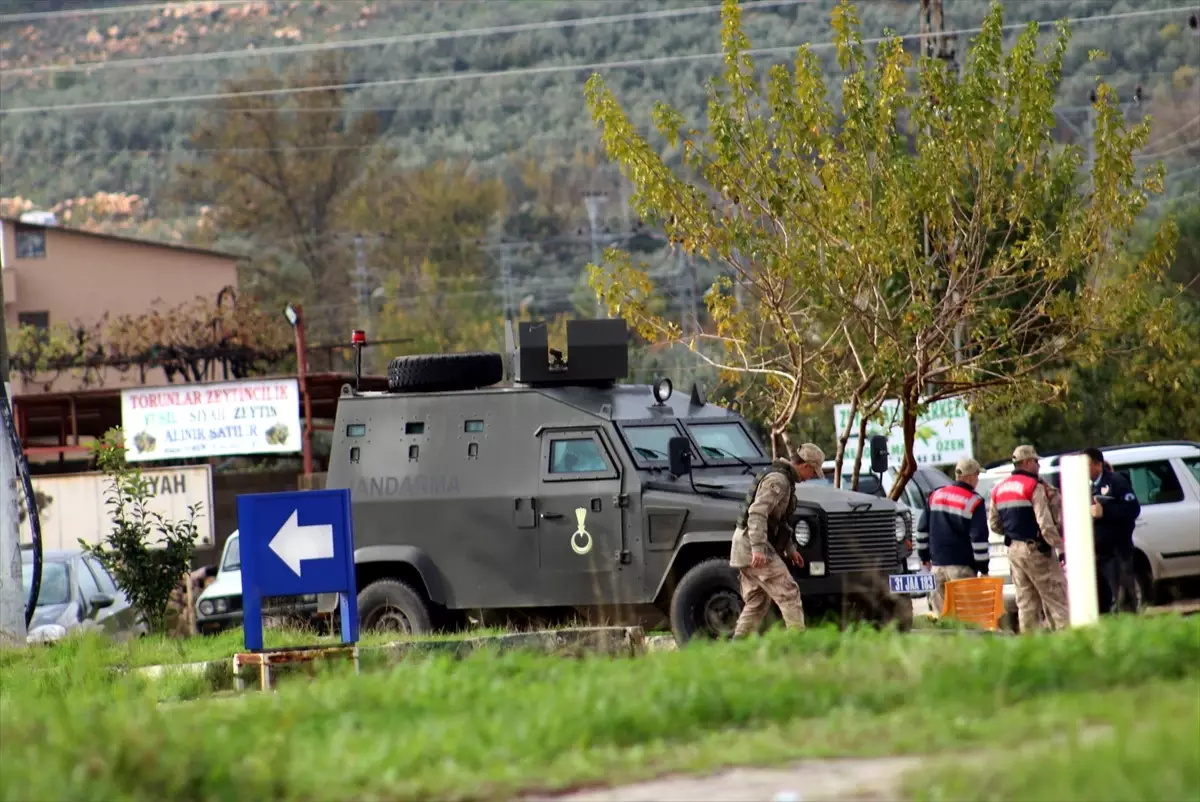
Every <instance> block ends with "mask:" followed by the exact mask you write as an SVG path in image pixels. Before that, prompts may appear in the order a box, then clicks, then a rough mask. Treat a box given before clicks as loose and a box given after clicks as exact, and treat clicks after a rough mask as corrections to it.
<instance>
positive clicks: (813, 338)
mask: <svg viewBox="0 0 1200 802" xmlns="http://www.w3.org/2000/svg"><path fill="white" fill-rule="evenodd" d="M722 13H723V20H724V25H723V28H722V44H723V48H724V53H725V64H726V67H725V70H724V72H723V74H722V76H721V77H720V78H719V79H717V80H715V81H714V82H713V87H712V90H711V93H710V102H709V108H708V132H707V136H704V137H702V135H701V134H700V132H698V131H696V130H694V129H688V130H686V131H685V123H684V121H683V119H682V118H681V117H680V115H679V114H678V113H677V112H675V111H674V110H672V109H671V108H669V107H667V106H666V105H663V104H660V105H659V106H657V107H656V109H655V122H656V124H657V127H658V130H659V131H660V132H661V133H662V134H663V136H664V137H665V138H666V139H667V140H668V141H669V142H670V143H672V145H676V144H678V146H679V147H680V148H681V150H682V153H683V161H684V169H686V170H688V171H690V172H692V173H694V174H695V175H696V176H697V178H696V179H694V180H693V179H688V178H685V177H684V175H683V170H672V169H670V168H669V167H668V166H667V165H666V163H665V162H664V160H663V158H662V157H660V156H659V155H658V154H656V153H655V152H654V151H653V149H652V148H651V147H650V145H649V144H648V143H647V141H646V139H645V138H644V137H642V136H641V135H640V134H639V133H638V131H637V129H636V128H635V126H634V124H633V123H632V122H631V121H630V120H629V118H628V117H627V115H626V114H625V113H624V112H623V110H622V109H621V107H620V105H619V103H618V101H617V99H616V97H615V95H614V94H613V93H612V91H611V90H610V89H609V88H608V87H607V86H606V85H605V83H604V81H603V80H602V79H601V78H600V77H599V76H593V77H592V78H591V80H590V82H589V84H588V101H589V105H590V107H591V111H592V115H593V117H594V118H595V120H596V122H597V123H598V124H599V125H600V126H601V128H602V132H603V139H604V142H605V145H606V146H607V148H608V152H609V155H610V157H611V158H613V159H614V160H615V161H617V162H618V163H619V164H620V165H621V166H622V168H623V169H624V170H625V171H626V173H627V175H628V176H629V177H630V179H631V180H632V182H633V184H634V185H635V187H636V194H635V196H634V199H633V202H634V204H635V206H636V207H637V208H638V211H639V212H640V213H642V214H643V215H644V216H647V217H655V216H656V217H657V219H660V220H663V221H664V225H665V228H666V230H667V233H668V234H669V235H670V236H671V237H672V239H673V240H674V241H677V242H679V243H680V245H681V246H682V247H685V248H688V249H694V250H701V251H705V252H715V253H716V254H717V256H718V257H719V258H721V259H723V260H725V261H726V262H728V263H729V264H730V265H731V266H732V267H733V268H734V269H735V272H736V274H737V275H738V276H739V277H740V278H741V279H742V280H743V282H744V285H745V287H746V288H747V289H748V290H749V293H748V294H749V295H750V296H751V299H752V300H751V301H750V302H748V303H746V304H744V305H742V306H738V305H736V304H734V303H733V301H732V300H731V299H730V297H729V295H728V293H726V292H723V291H722V287H721V286H720V285H719V284H718V285H717V286H714V288H713V289H712V290H710V291H709V293H708V294H707V296H706V298H707V300H708V303H709V308H710V311H711V313H712V316H713V318H714V321H715V322H716V327H717V330H716V332H715V333H714V334H713V335H712V336H713V337H715V338H717V339H719V340H721V341H722V342H723V343H724V344H725V345H726V347H727V350H728V351H729V352H730V354H732V355H735V356H736V360H733V359H731V360H729V361H730V362H731V363H735V364H730V365H729V366H728V367H729V369H731V370H744V371H750V372H755V371H757V372H760V373H765V374H767V375H769V376H770V377H771V378H772V379H774V385H775V386H774V387H772V388H771V389H772V390H775V391H777V392H778V391H782V392H778V397H777V399H776V401H775V411H776V417H775V418H773V419H772V431H773V432H774V431H777V430H780V429H783V428H784V427H786V425H787V420H786V417H787V416H788V415H790V414H791V413H792V412H793V411H794V409H795V407H794V406H792V404H791V402H792V401H793V399H794V398H798V397H801V396H803V395H805V394H814V395H820V394H825V395H826V396H827V397H828V396H832V395H833V394H834V393H844V394H845V396H848V397H850V398H851V399H852V400H853V402H854V403H855V405H856V406H857V407H859V408H860V409H862V411H864V412H866V413H867V414H866V415H864V420H865V419H866V418H867V417H869V416H870V414H871V413H872V412H874V411H877V406H876V405H877V404H878V403H880V402H881V401H882V399H883V398H885V397H891V398H896V399H898V400H899V402H900V424H901V426H902V429H903V432H904V437H905V454H904V460H903V463H902V465H901V469H900V477H899V481H897V482H896V483H895V484H894V485H893V488H892V491H891V492H892V496H893V498H895V497H898V495H899V494H900V493H901V492H902V491H903V488H904V485H905V483H906V482H907V479H908V478H909V477H910V476H911V475H912V474H913V473H914V472H915V470H916V467H917V465H916V461H915V458H914V455H913V443H914V440H915V438H916V434H917V426H916V423H917V419H918V416H919V415H920V414H921V412H922V410H923V409H924V408H925V407H926V406H927V405H929V404H931V403H934V402H936V401H938V400H944V399H947V398H952V397H958V398H965V399H967V400H968V401H969V402H970V404H971V405H972V407H973V408H974V409H976V410H980V409H986V408H989V407H999V406H1003V405H1004V404H1008V403H1013V402H1014V400H1016V399H1022V400H1024V401H1025V402H1028V401H1030V400H1035V399H1037V398H1039V397H1043V396H1047V395H1051V394H1053V393H1054V392H1055V391H1056V390H1057V388H1056V386H1055V384H1054V382H1053V380H1052V376H1053V373H1052V372H1050V371H1049V368H1051V367H1052V366H1054V365H1056V364H1058V363H1060V362H1061V361H1062V360H1064V359H1074V358H1084V357H1086V356H1087V355H1089V354H1092V353H1095V351H1096V350H1097V349H1098V348H1100V347H1101V343H1102V342H1103V337H1102V335H1103V334H1104V333H1106V332H1110V331H1112V330H1114V329H1119V328H1122V327H1128V326H1131V325H1134V324H1136V323H1141V324H1145V323H1146V322H1147V321H1149V323H1150V325H1149V329H1150V330H1151V331H1152V332H1153V333H1154V334H1155V335H1156V336H1157V337H1160V338H1161V339H1163V340H1169V339H1170V338H1172V337H1177V336H1178V329H1177V327H1174V326H1173V324H1172V323H1171V321H1170V319H1169V315H1167V314H1166V312H1165V310H1166V309H1167V308H1168V306H1167V305H1165V304H1159V303H1156V302H1155V301H1152V300H1151V298H1152V297H1154V296H1153V295H1152V294H1151V293H1150V292H1149V290H1150V289H1151V288H1153V287H1154V285H1156V284H1159V283H1160V282H1161V280H1162V274H1163V270H1164V267H1165V265H1166V260H1167V256H1168V254H1169V251H1170V244H1171V237H1172V231H1171V229H1170V227H1164V228H1163V230H1161V231H1160V232H1158V234H1157V235H1156V237H1155V241H1154V245H1153V247H1151V248H1150V249H1149V250H1148V251H1146V252H1145V253H1144V254H1142V255H1141V256H1140V257H1139V258H1137V259H1134V258H1132V257H1130V256H1129V255H1128V251H1127V249H1126V241H1127V239H1128V238H1129V237H1130V235H1131V233H1132V229H1133V224H1134V222H1135V220H1136V219H1137V217H1138V215H1139V214H1140V213H1141V211H1142V210H1143V209H1144V208H1145V205H1146V202H1147V200H1148V196H1149V195H1150V194H1151V193H1155V192H1160V191H1161V189H1162V175H1161V168H1158V167H1156V168H1153V169H1151V170H1150V171H1148V173H1147V174H1145V175H1140V176H1139V175H1138V173H1137V169H1136V167H1135V163H1134V160H1133V154H1134V152H1135V151H1136V150H1137V149H1139V148H1140V147H1141V146H1142V145H1144V143H1145V142H1146V139H1147V137H1148V134H1149V121H1143V122H1140V123H1138V124H1135V125H1132V126H1127V125H1126V123H1125V121H1124V119H1123V118H1122V115H1121V112H1120V107H1119V105H1118V103H1117V100H1116V97H1115V95H1114V93H1113V91H1112V90H1111V89H1110V88H1109V87H1107V86H1105V85H1104V84H1103V83H1100V84H1099V85H1098V87H1097V92H1096V102H1095V110H1094V111H1095V115H1094V116H1095V121H1096V124H1095V133H1094V138H1095V141H1094V160H1093V163H1092V169H1091V175H1090V182H1089V183H1090V186H1087V187H1085V186H1082V185H1081V182H1080V180H1079V174H1080V168H1081V165H1082V156H1081V153H1080V151H1079V148H1077V147H1073V146H1071V147H1065V146H1062V145H1061V144H1059V143H1058V142H1056V141H1055V139H1054V125H1053V122H1054V121H1053V112H1052V108H1053V104H1054V101H1055V96H1056V91H1057V85H1058V80H1059V74H1060V70H1061V65H1062V58H1063V54H1064V52H1065V51H1066V48H1067V43H1068V41H1069V31H1068V29H1067V27H1066V25H1065V24H1063V25H1060V26H1058V29H1057V31H1056V33H1055V35H1054V36H1053V38H1052V40H1051V41H1050V43H1049V44H1048V45H1047V46H1046V47H1044V48H1039V41H1038V37H1039V32H1038V30H1037V27H1036V24H1033V25H1031V26H1029V27H1027V28H1026V29H1025V30H1024V31H1023V32H1022V33H1021V35H1020V36H1019V37H1018V39H1017V41H1016V42H1015V44H1014V45H1013V46H1012V47H1011V48H1009V49H1008V51H1007V52H1005V49H1004V40H1003V13H1002V10H1001V8H1000V6H999V5H993V7H992V8H991V10H990V12H989V13H988V16H987V18H986V20H985V21H984V24H983V27H982V31H981V32H980V33H979V34H978V36H976V37H975V38H974V40H973V41H972V43H971V47H970V49H969V52H968V53H967V55H966V60H965V63H964V69H963V71H962V74H961V76H960V75H959V74H957V73H956V72H954V71H951V70H950V69H948V68H947V66H946V65H945V64H944V63H941V62H933V61H931V60H927V59H923V60H922V61H921V62H920V63H919V64H918V65H917V67H918V69H917V70H916V71H915V74H916V78H915V80H914V78H913V73H914V71H913V69H912V67H913V64H912V60H911V58H910V56H909V54H908V53H907V52H906V51H905V49H904V47H903V43H902V41H901V40H900V39H899V38H896V37H892V38H887V39H885V40H884V41H882V42H881V43H880V44H879V46H878V48H877V50H876V52H875V54H874V57H873V58H872V57H870V56H869V55H868V53H867V51H866V49H865V48H864V46H863V43H862V39H861V37H860V36H859V32H858V29H859V26H860V22H859V20H858V17H857V15H856V13H855V10H854V7H853V6H852V5H851V4H849V3H848V2H845V0H843V2H841V3H840V4H839V5H838V6H837V8H836V9H835V10H834V13H833V27H834V30H835V48H836V57H837V62H838V66H839V67H840V69H841V71H842V72H843V73H844V74H843V76H842V78H841V87H840V88H841V92H840V95H841V100H840V107H839V108H836V109H835V106H834V103H833V102H832V101H831V100H830V99H829V97H828V95H827V87H826V81H825V76H824V74H823V70H822V67H821V65H820V62H819V61H818V59H817V58H816V56H815V54H814V53H813V51H812V49H811V48H809V47H801V48H799V52H798V55H797V58H796V60H795V63H794V65H792V66H791V68H789V67H786V66H783V65H778V66H773V67H771V68H770V70H769V71H768V78H767V81H766V82H765V87H764V86H763V85H762V83H760V81H759V80H758V79H757V78H756V76H755V69H754V64H753V61H752V59H751V58H750V57H749V55H748V54H747V51H748V50H749V42H748V41H747V39H746V37H745V35H744V34H743V33H742V29H741V25H740V16H739V8H738V4H737V2H736V1H735V0H727V1H726V3H725V5H724V8H723V12H722ZM702 138H703V141H702V142H701V141H700V140H701V139H702ZM734 210H742V212H743V213H741V214H736V213H734ZM593 280H594V282H595V285H596V287H597V290H598V291H599V292H601V293H602V295H603V296H604V297H605V298H606V299H607V300H608V301H609V303H610V306H611V308H612V309H613V310H614V311H618V312H620V313H621V314H622V315H624V316H626V317H627V318H628V319H630V320H631V322H633V323H635V324H636V325H638V327H639V328H640V329H641V330H643V331H648V332H652V333H656V334H658V335H659V336H662V337H673V336H678V335H677V331H676V330H674V329H673V328H672V327H671V326H670V324H668V323H666V322H665V321H661V320H659V319H655V318H653V317H652V316H647V315H645V314H644V313H643V306H642V304H643V298H644V295H645V292H646V290H647V285H646V283H645V280H644V276H642V275H640V274H639V273H638V271H637V270H635V269H634V268H633V267H632V266H631V265H630V262H629V260H628V258H627V257H625V256H623V255H621V254H617V253H610V254H609V258H608V261H607V263H606V265H605V268H604V269H594V271H593ZM845 396H844V397H845ZM851 419H853V416H851ZM848 435H849V432H848V431H843V432H842V433H841V440H840V443H839V449H838V451H839V461H840V454H841V453H842V450H843V447H844V444H845V440H846V437H847V436H848ZM839 473H840V469H839Z"/></svg>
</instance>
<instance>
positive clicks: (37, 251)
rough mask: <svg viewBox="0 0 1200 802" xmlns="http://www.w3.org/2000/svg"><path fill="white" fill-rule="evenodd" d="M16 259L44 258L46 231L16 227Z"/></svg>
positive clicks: (29, 227)
mask: <svg viewBox="0 0 1200 802" xmlns="http://www.w3.org/2000/svg"><path fill="white" fill-rule="evenodd" d="M15 228H16V239H17V258H18V259H45V258H46V229H44V228H34V227H32V226H16V227H15Z"/></svg>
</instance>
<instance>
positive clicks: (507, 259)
mask: <svg viewBox="0 0 1200 802" xmlns="http://www.w3.org/2000/svg"><path fill="white" fill-rule="evenodd" d="M500 277H501V281H503V282H504V323H505V325H507V324H509V323H510V322H511V321H513V320H515V319H516V317H517V316H516V310H515V309H513V277H512V248H511V247H510V245H509V244H508V243H507V242H504V243H501V244H500Z"/></svg>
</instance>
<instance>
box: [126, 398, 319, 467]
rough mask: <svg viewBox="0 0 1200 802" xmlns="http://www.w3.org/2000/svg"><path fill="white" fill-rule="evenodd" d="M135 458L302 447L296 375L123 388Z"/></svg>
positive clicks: (131, 452)
mask: <svg viewBox="0 0 1200 802" xmlns="http://www.w3.org/2000/svg"><path fill="white" fill-rule="evenodd" d="M121 426H122V428H123V429H124V432H125V447H126V456H127V458H128V459H129V461H131V462H148V461H151V460H161V459H179V458H182V457H220V456H234V455H241V454H277V453H279V454H282V453H290V452H296V451H299V450H300V447H301V443H300V434H301V433H300V387H299V385H298V383H297V382H296V380H295V379H252V380H249V381H240V382H228V383H224V384H191V385H180V386H178V387H138V388H135V389H130V390H122V391H121Z"/></svg>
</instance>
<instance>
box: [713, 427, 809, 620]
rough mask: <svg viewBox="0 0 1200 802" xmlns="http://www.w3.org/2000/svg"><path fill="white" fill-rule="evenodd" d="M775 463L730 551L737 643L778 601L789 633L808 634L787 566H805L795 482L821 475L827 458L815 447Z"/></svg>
mask: <svg viewBox="0 0 1200 802" xmlns="http://www.w3.org/2000/svg"><path fill="white" fill-rule="evenodd" d="M788 456H789V458H788V459H787V460H776V461H775V462H772V463H771V466H770V467H769V468H767V469H766V470H765V471H763V472H762V473H761V474H759V475H758V477H757V478H755V480H754V484H753V485H752V486H751V487H750V491H749V492H748V493H747V494H746V502H745V505H744V506H743V507H742V514H741V516H740V517H739V519H738V524H737V529H735V530H734V533H733V544H732V546H731V547H730V551H729V564H730V565H731V566H733V567H734V568H736V569H738V581H739V583H740V585H741V592H742V601H743V602H745V605H744V606H743V607H742V613H741V615H740V616H738V620H737V626H736V627H735V628H734V631H733V637H734V638H744V637H746V636H747V635H749V634H750V633H751V632H754V631H756V630H757V629H758V627H759V625H761V624H762V621H763V618H764V617H765V616H766V614H767V610H768V609H769V608H770V605H771V602H772V601H774V602H775V603H776V604H777V605H779V612H780V613H781V614H782V615H783V622H784V624H786V625H787V627H788V628H789V629H804V609H803V608H802V607H801V606H800V587H799V586H798V585H797V584H796V580H795V579H793V578H792V575H791V573H790V572H789V571H788V568H787V566H786V565H784V562H783V559H782V558H783V557H786V558H787V559H788V560H790V561H791V563H792V564H793V565H797V566H800V565H804V558H803V557H801V556H800V552H799V551H797V550H796V541H795V539H794V536H793V534H792V529H791V526H790V524H789V521H790V519H791V517H792V514H793V513H794V512H795V511H796V483H797V482H805V481H808V480H809V479H815V478H817V477H819V476H823V475H824V474H823V472H822V469H821V465H822V463H824V462H825V454H824V453H823V452H822V451H821V449H819V448H817V447H816V446H815V445H813V444H812V443H805V444H804V445H802V446H800V448H799V449H796V450H795V451H793V452H792V453H790V454H789V455H788Z"/></svg>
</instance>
